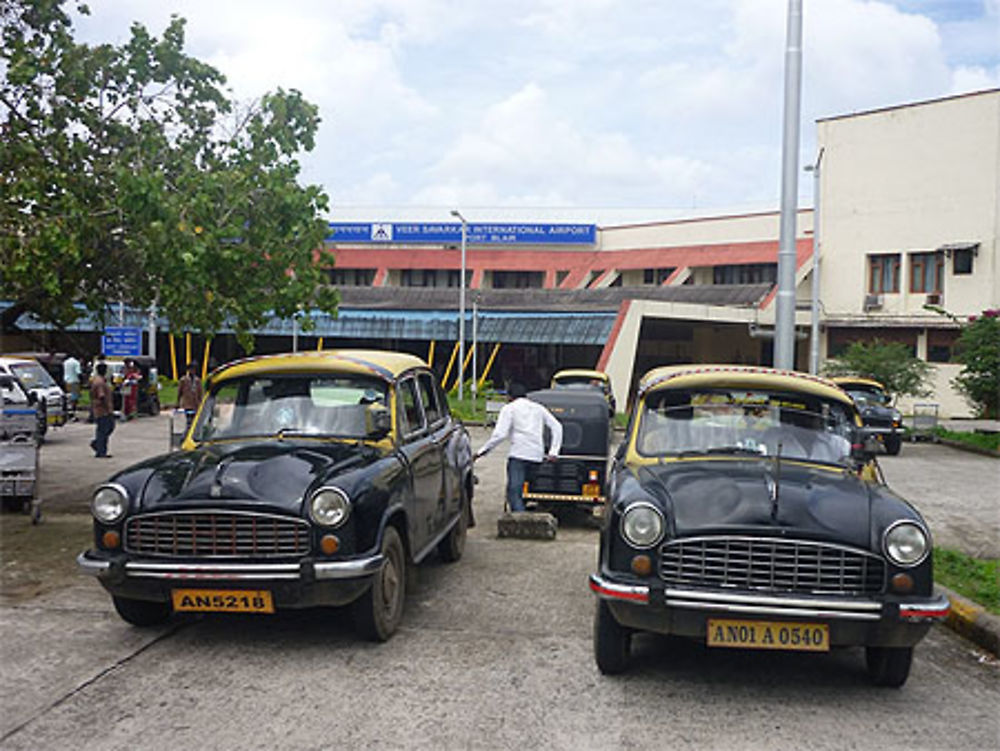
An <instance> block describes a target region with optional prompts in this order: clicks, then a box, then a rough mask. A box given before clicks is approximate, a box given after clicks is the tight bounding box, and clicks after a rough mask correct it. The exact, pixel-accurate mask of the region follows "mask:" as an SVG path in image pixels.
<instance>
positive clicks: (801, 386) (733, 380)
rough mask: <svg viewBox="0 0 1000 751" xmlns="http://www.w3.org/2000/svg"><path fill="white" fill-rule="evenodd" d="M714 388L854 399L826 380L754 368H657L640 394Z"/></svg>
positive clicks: (641, 383)
mask: <svg viewBox="0 0 1000 751" xmlns="http://www.w3.org/2000/svg"><path fill="white" fill-rule="evenodd" d="M711 387H723V388H725V387H735V388H769V389H775V388H778V389H787V390H788V391H798V392H802V393H806V394H812V395H814V396H818V397H821V398H824V399H834V400H836V401H838V402H844V403H845V404H853V402H852V401H851V397H849V396H848V395H847V394H846V393H844V392H843V391H842V390H841V389H840V388H839V387H838V386H836V385H835V384H834V383H833V382H832V381H829V380H827V379H826V378H821V377H820V376H814V375H810V374H809V373H799V372H797V371H794V370H777V369H775V368H765V367H758V366H755V365H668V366H666V367H662V368H655V369H653V370H651V371H649V372H648V373H646V375H644V376H643V377H642V380H641V381H639V394H640V395H642V394H643V393H645V392H646V391H648V390H650V389H654V388H672V389H673V388H677V389H697V388H711Z"/></svg>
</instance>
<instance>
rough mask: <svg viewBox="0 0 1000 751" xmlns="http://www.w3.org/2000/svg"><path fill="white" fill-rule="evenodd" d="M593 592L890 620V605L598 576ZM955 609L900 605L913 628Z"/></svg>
mask: <svg viewBox="0 0 1000 751" xmlns="http://www.w3.org/2000/svg"><path fill="white" fill-rule="evenodd" d="M590 589H591V590H592V591H593V592H594V594H596V595H597V596H598V597H600V598H601V599H604V600H617V601H621V602H628V603H632V604H636V605H650V603H651V602H653V601H654V600H658V599H659V595H660V591H662V598H663V605H664V606H665V607H668V608H682V609H687V610H711V611H713V612H717V613H733V614H742V615H765V616H777V617H802V618H828V619H838V620H855V621H878V620H881V619H882V618H883V617H885V616H886V615H888V612H887V608H889V607H890V605H889V603H884V602H881V601H878V600H867V599H851V600H842V599H835V598H826V597H802V596H788V597H782V596H775V595H765V594H746V593H737V592H709V591H700V590H690V589H670V588H665V589H663V590H660V591H655V592H654V590H653V589H652V588H651V587H648V586H643V585H632V584H620V583H616V582H613V581H611V580H609V579H607V578H605V577H602V576H600V575H599V574H591V575H590ZM950 608H951V604H950V602H949V600H948V598H947V597H945V596H944V595H937V596H934V597H931V598H928V599H926V600H919V601H912V600H911V601H907V602H906V603H900V604H899V619H900V620H903V621H907V622H911V623H920V622H926V621H938V620H943V619H945V618H947V617H948V613H949V611H950Z"/></svg>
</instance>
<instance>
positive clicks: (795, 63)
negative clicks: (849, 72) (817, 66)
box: [774, 0, 802, 370]
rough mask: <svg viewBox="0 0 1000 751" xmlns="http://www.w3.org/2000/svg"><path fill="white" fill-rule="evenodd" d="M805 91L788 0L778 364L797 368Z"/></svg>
mask: <svg viewBox="0 0 1000 751" xmlns="http://www.w3.org/2000/svg"><path fill="white" fill-rule="evenodd" d="M801 94H802V0H788V32H787V45H786V48H785V122H784V129H783V132H782V155H781V233H780V235H779V239H778V297H777V307H776V311H775V320H774V365H775V367H777V368H783V369H785V370H794V369H795V258H796V254H795V219H796V216H795V212H796V210H797V209H798V190H799V181H798V178H799V175H798V172H799V110H800V101H799V100H800V98H801Z"/></svg>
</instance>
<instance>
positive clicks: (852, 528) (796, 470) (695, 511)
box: [640, 459, 871, 549]
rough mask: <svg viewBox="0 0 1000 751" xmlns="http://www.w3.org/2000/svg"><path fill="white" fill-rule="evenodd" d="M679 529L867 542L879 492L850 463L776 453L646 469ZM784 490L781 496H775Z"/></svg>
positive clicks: (680, 531)
mask: <svg viewBox="0 0 1000 751" xmlns="http://www.w3.org/2000/svg"><path fill="white" fill-rule="evenodd" d="M640 475H645V476H644V477H641V478H640V479H641V481H642V483H643V485H645V486H646V487H647V489H648V490H650V491H652V492H653V493H654V495H656V496H657V497H659V498H660V500H661V502H662V503H663V504H664V505H665V507H666V510H667V517H668V524H670V525H671V526H672V527H673V528H672V530H671V531H672V533H673V534H674V535H676V536H688V535H697V534H701V533H718V532H723V531H725V532H728V533H738V532H740V531H745V532H757V533H759V532H760V531H762V528H763V529H767V530H769V531H772V532H778V533H780V534H801V535H804V536H808V537H810V538H820V539H828V540H835V541H837V542H840V543H843V544H848V545H855V546H858V547H861V548H865V549H867V548H868V547H870V545H871V495H870V493H869V490H868V487H867V486H866V485H865V484H864V483H863V482H861V481H860V480H859V479H858V478H857V477H856V476H855V475H853V474H851V473H850V472H847V471H837V470H826V469H821V468H819V467H816V466H813V465H806V464H798V463H794V462H782V463H781V466H780V473H778V474H776V472H775V462H774V461H773V460H771V459H752V460H742V459H738V460H736V459H734V460H712V461H699V460H694V461H690V460H685V461H676V462H669V463H664V464H660V465H655V466H648V467H644V468H642V469H641V470H640ZM775 494H776V495H777V501H776V502H775V501H774V500H773V497H774V495H775Z"/></svg>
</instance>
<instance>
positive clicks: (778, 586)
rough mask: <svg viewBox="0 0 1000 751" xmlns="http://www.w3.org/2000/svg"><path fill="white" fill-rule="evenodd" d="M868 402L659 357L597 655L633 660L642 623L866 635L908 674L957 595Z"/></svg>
mask: <svg viewBox="0 0 1000 751" xmlns="http://www.w3.org/2000/svg"><path fill="white" fill-rule="evenodd" d="M862 433H863V428H861V421H860V417H859V416H858V413H857V410H856V408H855V406H854V403H853V402H852V401H851V399H850V397H848V396H847V395H846V394H845V393H844V392H843V391H841V390H840V389H839V388H837V387H836V386H835V385H834V384H833V383H831V382H830V381H827V380H825V379H822V378H818V377H816V376H810V375H806V374H802V373H793V372H788V371H778V370H771V369H767V368H756V367H742V366H729V365H692V366H673V367H666V368H659V369H656V370H653V371H650V372H649V373H647V374H646V375H645V376H644V378H643V379H642V381H641V382H640V384H639V390H638V396H637V401H636V405H635V407H634V410H633V413H632V415H631V419H630V422H629V429H628V432H627V434H626V439H625V441H624V443H623V444H622V446H621V449H620V450H619V452H618V453H617V455H616V457H615V461H614V464H613V466H612V470H611V477H610V480H609V489H608V496H609V500H608V507H607V514H606V518H605V524H604V527H603V530H602V533H601V542H600V553H599V559H598V570H597V573H595V574H593V575H592V576H591V578H590V587H591V589H592V591H593V592H594V593H595V594H596V595H597V597H598V600H597V612H596V618H595V626H594V652H595V656H596V660H597V665H598V668H599V669H600V670H601V671H602V672H603V673H619V672H621V671H623V670H625V669H626V668H627V667H628V661H629V654H630V645H631V637H632V634H633V633H634V632H636V631H648V632H656V633H662V634H675V635H679V636H684V637H690V638H693V639H696V640H698V641H701V642H702V643H704V644H707V645H708V646H709V647H713V648H744V649H782V650H807V651H814V652H825V651H828V650H830V649H832V648H836V647H847V646H862V647H864V648H865V652H866V658H867V667H868V672H869V675H870V677H871V680H872V681H873V682H874V683H875V684H877V685H883V686H901V685H902V684H903V683H904V682H905V681H906V679H907V676H908V675H909V671H910V663H911V660H912V657H913V648H914V645H916V644H917V643H918V642H919V641H920V640H921V639H922V638H923V636H924V635H925V634H926V633H927V631H928V629H929V628H930V626H931V624H932V622H933V621H935V620H939V619H943V618H945V617H946V616H947V614H948V609H949V605H948V600H947V598H945V597H943V596H938V595H935V594H934V592H933V576H932V562H931V549H932V545H931V535H930V531H929V530H928V528H927V525H926V523H925V522H924V520H923V518H922V517H921V516H920V514H919V513H918V512H917V510H916V509H915V508H913V506H911V505H910V504H909V503H907V502H906V501H904V500H903V499H902V498H900V497H899V496H897V495H895V494H894V493H892V491H890V490H889V489H888V488H887V487H886V486H884V485H881V484H879V483H878V482H877V480H876V479H875V475H874V473H871V472H868V471H866V470H867V468H868V466H869V462H870V461H871V460H872V458H873V457H872V455H871V454H870V453H867V452H866V451H865V449H864V442H863V441H861V440H860V439H861V437H862Z"/></svg>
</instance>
